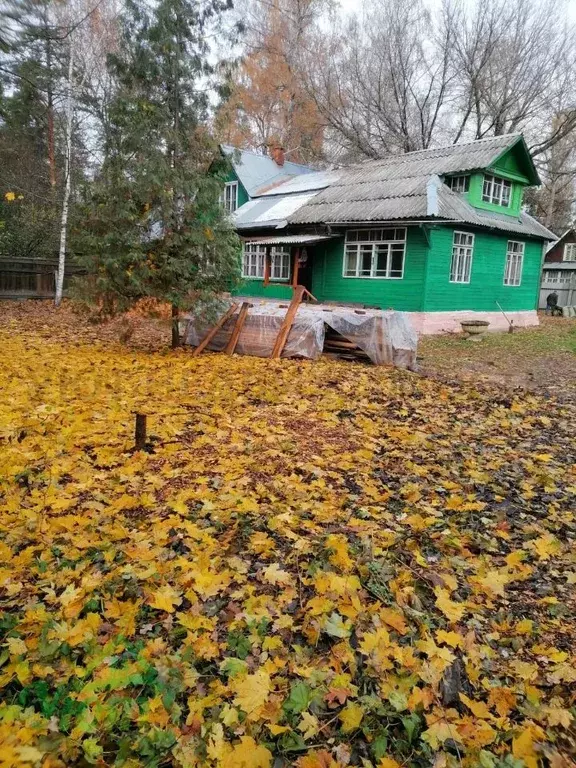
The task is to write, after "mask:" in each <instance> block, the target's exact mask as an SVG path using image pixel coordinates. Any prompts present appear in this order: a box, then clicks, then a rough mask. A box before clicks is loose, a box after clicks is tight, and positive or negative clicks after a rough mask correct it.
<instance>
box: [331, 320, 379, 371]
mask: <svg viewBox="0 0 576 768" xmlns="http://www.w3.org/2000/svg"><path fill="white" fill-rule="evenodd" d="M324 328H325V331H326V335H325V337H324V349H323V350H322V351H323V353H324V354H325V355H329V356H330V357H338V358H340V359H341V360H358V361H359V362H363V363H369V362H370V358H369V357H368V355H367V354H366V352H364V351H363V350H362V349H360V347H359V346H357V345H356V344H354V342H353V341H349V340H348V339H346V338H345V337H344V336H342V334H340V333H338V332H337V331H335V330H334V329H333V328H330V326H329V325H325V326H324Z"/></svg>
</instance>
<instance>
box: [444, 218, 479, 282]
mask: <svg viewBox="0 0 576 768" xmlns="http://www.w3.org/2000/svg"><path fill="white" fill-rule="evenodd" d="M457 240H458V242H457ZM473 259H474V234H473V233H472V232H461V231H459V230H454V235H453V236H452V258H451V259H450V280H449V282H451V283H457V284H460V285H468V284H469V283H470V279H471V277H472V261H473ZM462 265H464V267H462ZM459 275H462V277H463V278H467V279H460V278H459Z"/></svg>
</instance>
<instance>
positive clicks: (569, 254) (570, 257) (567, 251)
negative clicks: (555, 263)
mask: <svg viewBox="0 0 576 768" xmlns="http://www.w3.org/2000/svg"><path fill="white" fill-rule="evenodd" d="M563 259H564V261H576V243H566V245H565V246H564V257H563Z"/></svg>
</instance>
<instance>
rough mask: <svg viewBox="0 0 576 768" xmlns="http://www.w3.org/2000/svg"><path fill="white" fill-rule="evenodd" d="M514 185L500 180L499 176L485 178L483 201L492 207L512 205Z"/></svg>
mask: <svg viewBox="0 0 576 768" xmlns="http://www.w3.org/2000/svg"><path fill="white" fill-rule="evenodd" d="M511 190H512V183H511V182H510V181H506V179H499V178H498V177H497V176H484V186H483V187H482V200H483V201H484V202H485V203H492V205H502V206H505V207H508V206H509V205H510V192H511Z"/></svg>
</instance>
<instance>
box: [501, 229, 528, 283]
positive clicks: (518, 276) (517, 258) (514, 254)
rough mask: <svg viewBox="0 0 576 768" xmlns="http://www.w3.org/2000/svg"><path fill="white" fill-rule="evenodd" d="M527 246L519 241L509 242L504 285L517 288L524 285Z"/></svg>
mask: <svg viewBox="0 0 576 768" xmlns="http://www.w3.org/2000/svg"><path fill="white" fill-rule="evenodd" d="M524 248H525V244H524V243H522V242H520V241H519V240H508V243H507V245H506V262H505V264H504V285H510V286H514V287H517V286H519V285H522V270H523V269H524Z"/></svg>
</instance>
